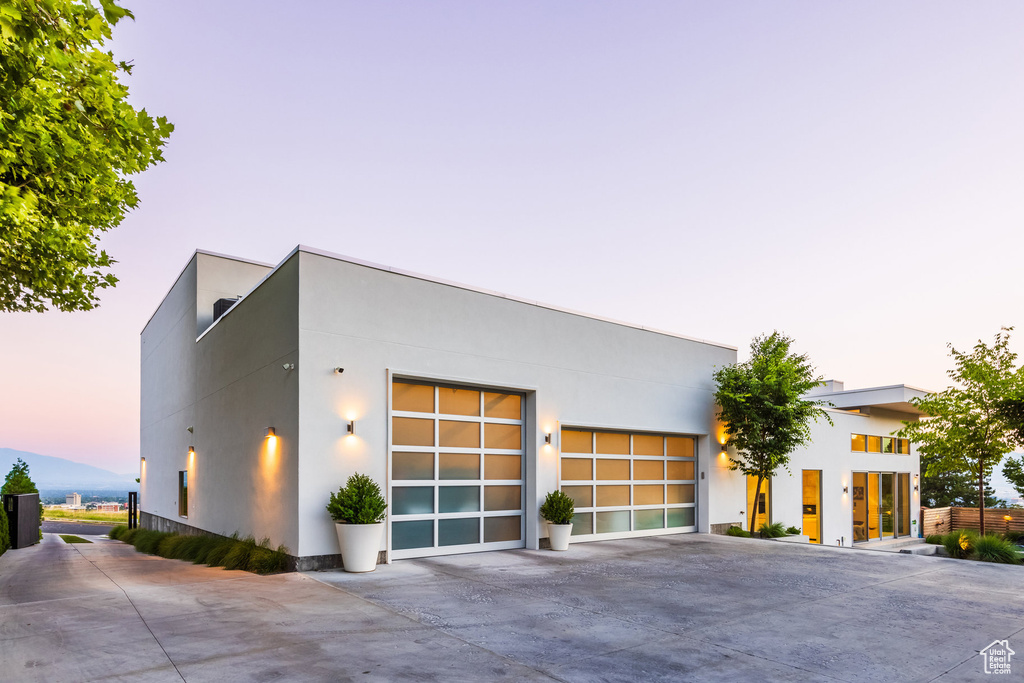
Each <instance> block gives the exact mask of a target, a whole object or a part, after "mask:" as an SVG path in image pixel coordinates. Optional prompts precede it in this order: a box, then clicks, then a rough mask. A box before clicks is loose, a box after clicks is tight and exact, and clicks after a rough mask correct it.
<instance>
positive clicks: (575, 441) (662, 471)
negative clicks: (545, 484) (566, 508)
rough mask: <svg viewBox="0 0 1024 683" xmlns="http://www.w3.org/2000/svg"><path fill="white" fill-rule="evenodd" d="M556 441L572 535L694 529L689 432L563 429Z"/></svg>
mask: <svg viewBox="0 0 1024 683" xmlns="http://www.w3.org/2000/svg"><path fill="white" fill-rule="evenodd" d="M561 445H562V448H561V450H562V457H561V463H560V464H561V473H560V476H561V487H562V491H563V492H565V493H566V494H567V495H569V496H570V497H571V498H572V499H573V501H574V502H575V504H576V517H575V518H574V519H573V529H572V534H573V536H579V537H581V538H579V539H577V540H586V539H590V538H594V539H596V538H610V537H611V538H617V537H627V536H650V535H655V534H665V533H680V532H684V531H696V530H697V528H696V511H697V510H696V509H697V482H696V466H697V462H696V454H697V452H696V440H695V439H694V438H693V437H690V436H678V435H671V434H641V433H628V432H606V431H597V430H588V429H567V428H564V429H562V444H561Z"/></svg>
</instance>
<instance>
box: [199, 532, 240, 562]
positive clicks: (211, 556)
mask: <svg viewBox="0 0 1024 683" xmlns="http://www.w3.org/2000/svg"><path fill="white" fill-rule="evenodd" d="M236 540H237V539H234V538H222V539H220V542H219V543H217V545H215V546H213V547H212V548H210V551H209V552H208V553H207V554H206V564H208V565H210V566H211V567H223V566H224V558H225V557H227V554H228V553H229V552H231V548H233V547H234V545H235V541H236Z"/></svg>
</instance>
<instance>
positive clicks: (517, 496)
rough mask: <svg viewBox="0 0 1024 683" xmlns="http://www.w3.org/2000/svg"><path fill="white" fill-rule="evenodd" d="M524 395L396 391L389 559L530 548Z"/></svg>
mask: <svg viewBox="0 0 1024 683" xmlns="http://www.w3.org/2000/svg"><path fill="white" fill-rule="evenodd" d="M524 403H525V402H524V400H523V395H522V394H517V393H510V392H507V391H488V390H486V389H481V388H475V387H467V386H459V385H447V384H437V383H428V382H419V381H416V380H410V379H396V380H394V381H393V382H392V384H391V416H390V417H391V419H390V422H391V440H390V443H391V447H390V449H389V457H388V460H389V488H390V491H389V496H388V498H389V500H390V501H391V505H390V518H391V529H390V534H389V541H390V554H391V557H393V558H396V559H401V558H408V557H426V556H430V555H448V554H455V553H466V552H476V551H481V550H502V549H508V548H523V547H525V519H524V515H523V496H524V493H525V486H524V480H523V478H524V466H525V462H524V461H525V458H524V434H523V426H524V419H523V411H524Z"/></svg>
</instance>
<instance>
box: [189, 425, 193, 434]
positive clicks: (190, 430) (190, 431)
mask: <svg viewBox="0 0 1024 683" xmlns="http://www.w3.org/2000/svg"><path fill="white" fill-rule="evenodd" d="M188 433H189V434H192V433H193V431H192V426H191V425H189V427H188Z"/></svg>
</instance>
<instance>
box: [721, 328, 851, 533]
mask: <svg viewBox="0 0 1024 683" xmlns="http://www.w3.org/2000/svg"><path fill="white" fill-rule="evenodd" d="M792 343H793V340H792V339H790V338H789V337H787V336H785V335H783V334H780V333H779V332H777V331H776V332H772V333H771V334H770V335H767V336H760V337H756V338H755V339H754V340H753V341H752V342H751V343H750V360H748V361H746V362H744V363H737V364H736V365H729V366H726V367H724V368H720V369H718V370H717V371H716V372H715V375H714V379H715V384H716V385H717V390H716V391H715V402H716V403H717V404H718V406H719V408H720V411H721V412H720V415H719V419H720V420H721V421H722V422H723V423H724V424H725V433H726V436H727V437H728V439H729V443H730V444H731V445H733V446H735V451H736V454H735V455H734V456H730V457H729V469H731V470H734V471H735V470H739V471H740V472H742V473H743V474H744V475H746V476H748V477H757V488H756V489H755V491H754V500H755V501H757V500H758V498H759V497H760V495H761V486H762V484H763V483H764V481H765V480H766V479H769V478H771V477H772V476H774V474H775V472H776V470H778V468H779V467H786V466H788V464H789V454H790V453H792V452H793V451H794V450H795V449H796V448H798V447H799V446H802V445H803V444H805V443H807V442H808V441H809V440H810V434H811V427H810V423H811V421H812V420H814V421H817V419H818V418H819V417H824V418H825V419H826V420H828V422H829V424H832V419H831V418H830V417H829V416H828V413H826V412H825V411H824V410H823V409H822V408H821V407H820V406H821V404H822V402H820V401H812V400H807V399H805V398H803V396H804V394H806V393H807V392H808V391H810V390H811V389H813V388H814V387H816V386H818V385H820V384H821V379H822V378H821V377H815V376H814V368H813V367H812V366H811V364H810V361H809V360H808V358H807V356H806V355H797V354H795V353H791V352H790V350H789V349H790V346H791V345H792ZM756 524H757V506H756V505H755V507H754V511H753V515H752V517H751V522H750V527H751V530H753V529H756V528H757V526H756Z"/></svg>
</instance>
